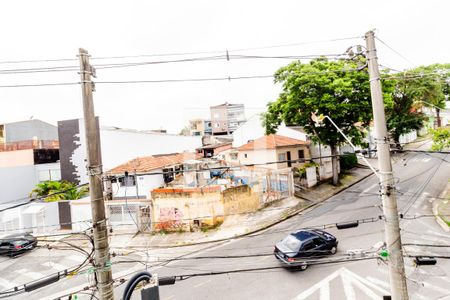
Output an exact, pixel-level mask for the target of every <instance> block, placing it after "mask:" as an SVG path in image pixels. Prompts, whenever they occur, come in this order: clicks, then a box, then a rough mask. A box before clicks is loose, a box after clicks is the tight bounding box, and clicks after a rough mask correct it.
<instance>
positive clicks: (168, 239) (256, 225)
mask: <svg viewBox="0 0 450 300" xmlns="http://www.w3.org/2000/svg"><path fill="white" fill-rule="evenodd" d="M374 162H375V163H376V159H375V160H374ZM371 174H372V171H371V170H370V169H368V168H365V167H364V166H361V167H358V168H353V169H352V170H350V171H346V173H345V174H343V175H342V176H341V178H340V180H341V184H340V185H339V186H333V185H332V184H330V183H328V182H326V183H322V184H320V185H318V186H315V187H314V188H310V189H303V190H301V191H300V192H299V193H296V196H297V197H291V198H287V199H283V200H280V201H277V202H276V203H273V204H271V205H270V206H268V207H265V208H263V209H260V210H258V211H256V212H254V213H248V214H240V215H233V216H228V217H227V218H226V219H225V221H224V223H223V224H222V225H221V226H220V227H219V228H217V229H212V230H209V231H206V232H202V231H198V232H185V233H168V234H163V233H154V234H149V233H144V234H142V233H140V234H134V235H131V234H130V235H126V234H117V235H115V234H114V233H113V234H112V237H111V243H110V247H111V248H112V249H114V248H124V247H126V248H144V247H146V245H151V246H150V248H169V247H179V246H188V245H197V244H205V243H211V242H218V241H223V240H228V239H233V238H238V237H242V236H245V235H248V234H252V233H255V232H258V231H261V230H264V229H266V228H269V227H271V226H273V225H275V224H278V223H280V222H282V221H284V220H286V219H288V218H290V217H293V216H295V215H297V214H298V213H299V212H301V211H303V210H305V209H307V208H309V207H312V206H314V205H316V204H318V203H320V202H323V201H325V200H326V199H328V198H329V197H331V196H333V195H335V194H337V193H339V192H341V191H343V190H345V189H346V188H348V187H350V186H352V185H354V184H356V183H358V182H360V181H361V180H363V179H365V178H367V177H368V176H370V175H371Z"/></svg>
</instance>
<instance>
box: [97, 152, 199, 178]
mask: <svg viewBox="0 0 450 300" xmlns="http://www.w3.org/2000/svg"><path fill="white" fill-rule="evenodd" d="M195 158H196V155H195V153H189V152H185V153H172V154H158V155H151V156H145V157H138V158H135V159H132V160H130V161H128V162H126V163H124V164H121V165H119V166H117V167H115V168H113V169H111V170H109V171H108V172H106V173H107V174H123V173H125V171H127V172H130V173H134V172H136V173H144V172H149V171H152V170H156V169H161V168H164V167H170V166H173V165H176V164H181V163H183V162H184V161H186V160H191V159H195Z"/></svg>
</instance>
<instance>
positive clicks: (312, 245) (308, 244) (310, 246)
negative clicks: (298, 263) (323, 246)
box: [303, 241, 316, 251]
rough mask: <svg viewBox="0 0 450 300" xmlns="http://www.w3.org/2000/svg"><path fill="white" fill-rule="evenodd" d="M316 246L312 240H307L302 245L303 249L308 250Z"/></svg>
mask: <svg viewBox="0 0 450 300" xmlns="http://www.w3.org/2000/svg"><path fill="white" fill-rule="evenodd" d="M314 248H316V245H314V243H313V242H312V241H308V242H306V243H305V244H304V245H303V251H309V250H312V249H314Z"/></svg>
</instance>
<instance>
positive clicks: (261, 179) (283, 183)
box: [235, 168, 294, 206]
mask: <svg viewBox="0 0 450 300" xmlns="http://www.w3.org/2000/svg"><path fill="white" fill-rule="evenodd" d="M236 179H237V180H241V182H242V183H245V184H248V185H249V187H250V188H251V189H252V191H253V192H256V193H259V194H260V205H261V206H265V205H267V204H269V203H272V202H274V201H278V200H281V199H284V198H287V197H291V196H293V195H294V177H293V173H292V171H291V169H290V168H289V169H281V170H272V169H262V168H258V169H257V168H254V169H247V170H245V169H244V170H241V171H238V172H235V180H236Z"/></svg>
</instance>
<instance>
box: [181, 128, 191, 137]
mask: <svg viewBox="0 0 450 300" xmlns="http://www.w3.org/2000/svg"><path fill="white" fill-rule="evenodd" d="M179 135H186V136H187V135H190V130H189V126H185V127H183V129H181V130H180V133H179Z"/></svg>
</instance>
